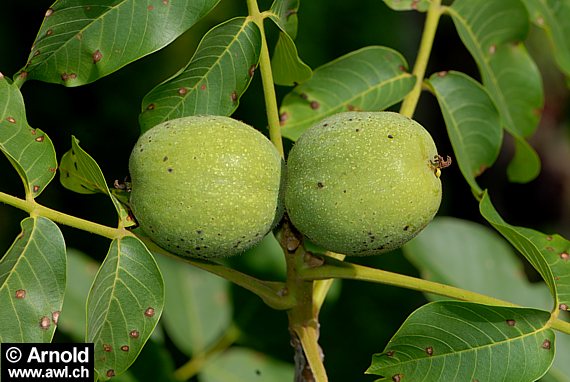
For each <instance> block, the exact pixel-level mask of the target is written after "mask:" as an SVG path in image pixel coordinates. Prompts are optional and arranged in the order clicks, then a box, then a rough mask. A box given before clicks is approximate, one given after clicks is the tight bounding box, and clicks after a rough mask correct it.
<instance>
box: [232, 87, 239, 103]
mask: <svg viewBox="0 0 570 382" xmlns="http://www.w3.org/2000/svg"><path fill="white" fill-rule="evenodd" d="M231 97H232V102H233V103H236V102H237V100H238V94H237V92H236V91H235V90H234V91H233V92H232V95H231Z"/></svg>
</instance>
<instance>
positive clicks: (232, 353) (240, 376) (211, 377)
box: [200, 347, 294, 382]
mask: <svg viewBox="0 0 570 382" xmlns="http://www.w3.org/2000/svg"><path fill="white" fill-rule="evenodd" d="M293 380H294V369H293V365H292V364H288V363H285V362H283V361H278V360H276V359H273V358H271V357H269V356H267V355H266V354H263V353H259V352H256V351H254V350H250V349H246V348H240V347H233V348H231V349H229V350H227V351H225V352H224V353H222V354H221V355H219V356H217V357H215V358H213V359H212V360H211V361H209V362H208V363H207V364H206V365H205V367H204V369H203V370H202V371H201V372H200V382H221V381H224V382H251V381H271V382H290V381H293Z"/></svg>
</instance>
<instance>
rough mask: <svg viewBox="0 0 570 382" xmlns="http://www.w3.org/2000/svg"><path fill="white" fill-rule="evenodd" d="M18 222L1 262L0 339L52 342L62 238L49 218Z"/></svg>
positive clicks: (60, 289) (61, 280)
mask: <svg viewBox="0 0 570 382" xmlns="http://www.w3.org/2000/svg"><path fill="white" fill-rule="evenodd" d="M21 226H22V232H21V233H20V234H19V235H18V237H17V238H16V240H15V241H14V242H13V243H12V246H11V247H10V248H9V249H8V252H6V254H5V255H4V257H3V258H2V260H0V304H1V306H2V314H1V315H0V342H50V341H51V339H52V337H53V334H54V332H55V329H56V326H57V324H58V320H59V315H60V313H61V307H62V305H63V296H64V293H65V283H66V279H65V267H66V257H65V242H64V240H63V235H62V234H61V231H60V230H59V228H58V227H57V225H56V224H55V223H54V222H52V221H51V220H49V219H46V218H43V217H35V218H32V217H29V218H26V219H24V220H22V222H21Z"/></svg>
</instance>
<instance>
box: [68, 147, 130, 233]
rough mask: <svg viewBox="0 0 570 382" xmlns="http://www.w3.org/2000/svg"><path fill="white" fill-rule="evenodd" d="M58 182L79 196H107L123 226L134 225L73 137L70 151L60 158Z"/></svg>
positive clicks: (91, 160)
mask: <svg viewBox="0 0 570 382" xmlns="http://www.w3.org/2000/svg"><path fill="white" fill-rule="evenodd" d="M59 180H60V182H61V184H62V185H63V186H64V187H65V188H67V189H69V190H71V191H74V192H77V193H80V194H96V193H102V194H106V195H108V196H109V198H111V201H112V202H113V205H114V206H115V209H116V210H117V213H118V214H119V218H120V219H121V221H122V222H123V226H124V227H130V226H133V225H134V224H135V223H134V221H133V220H132V219H131V218H130V216H129V212H128V210H127V208H126V207H125V205H123V204H122V203H121V202H120V201H119V199H118V197H117V196H115V194H113V193H111V192H110V191H109V188H108V187H107V182H106V181H105V176H104V175H103V172H102V171H101V169H100V168H99V165H98V164H97V162H96V161H95V159H93V158H92V157H91V156H90V155H89V154H88V153H87V152H85V150H83V149H82V148H81V146H79V140H78V139H77V138H75V137H73V136H72V137H71V150H69V151H68V152H66V153H65V154H63V157H62V158H61V164H60V166H59Z"/></svg>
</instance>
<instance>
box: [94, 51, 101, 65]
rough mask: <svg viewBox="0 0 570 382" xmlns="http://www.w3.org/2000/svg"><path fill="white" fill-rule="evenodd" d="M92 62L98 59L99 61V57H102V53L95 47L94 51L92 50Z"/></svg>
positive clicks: (96, 61)
mask: <svg viewBox="0 0 570 382" xmlns="http://www.w3.org/2000/svg"><path fill="white" fill-rule="evenodd" d="M92 57H93V63H94V64H96V63H98V62H99V61H101V59H102V58H103V53H101V51H100V50H99V49H97V50H96V51H95V52H93V55H92Z"/></svg>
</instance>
